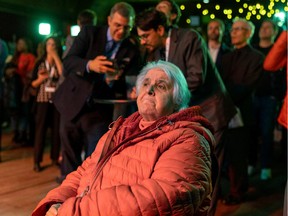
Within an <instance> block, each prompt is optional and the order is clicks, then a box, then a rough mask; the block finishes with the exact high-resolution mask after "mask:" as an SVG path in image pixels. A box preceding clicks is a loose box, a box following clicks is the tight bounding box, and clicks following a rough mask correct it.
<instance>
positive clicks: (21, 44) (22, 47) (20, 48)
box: [16, 39, 27, 52]
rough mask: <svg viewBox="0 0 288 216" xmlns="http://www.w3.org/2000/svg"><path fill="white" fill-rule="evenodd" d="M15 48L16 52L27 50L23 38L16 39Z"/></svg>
mask: <svg viewBox="0 0 288 216" xmlns="http://www.w3.org/2000/svg"><path fill="white" fill-rule="evenodd" d="M16 49H17V51H18V52H26V51H27V44H26V42H25V40H23V39H19V40H18V41H17V45H16Z"/></svg>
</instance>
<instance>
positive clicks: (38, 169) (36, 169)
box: [33, 163, 42, 172]
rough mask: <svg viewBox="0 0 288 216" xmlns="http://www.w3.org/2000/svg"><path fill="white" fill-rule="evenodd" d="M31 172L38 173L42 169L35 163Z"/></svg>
mask: <svg viewBox="0 0 288 216" xmlns="http://www.w3.org/2000/svg"><path fill="white" fill-rule="evenodd" d="M33 170H34V171H35V172H40V171H41V170H42V168H41V166H40V164H39V163H35V164H34V168H33Z"/></svg>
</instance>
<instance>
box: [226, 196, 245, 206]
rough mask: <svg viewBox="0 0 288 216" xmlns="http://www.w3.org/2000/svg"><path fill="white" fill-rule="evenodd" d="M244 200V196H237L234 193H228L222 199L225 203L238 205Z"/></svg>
mask: <svg viewBox="0 0 288 216" xmlns="http://www.w3.org/2000/svg"><path fill="white" fill-rule="evenodd" d="M242 202H243V198H241V197H235V196H232V195H228V196H227V197H226V198H224V199H223V200H222V203H223V204H224V205H238V204H240V203H242Z"/></svg>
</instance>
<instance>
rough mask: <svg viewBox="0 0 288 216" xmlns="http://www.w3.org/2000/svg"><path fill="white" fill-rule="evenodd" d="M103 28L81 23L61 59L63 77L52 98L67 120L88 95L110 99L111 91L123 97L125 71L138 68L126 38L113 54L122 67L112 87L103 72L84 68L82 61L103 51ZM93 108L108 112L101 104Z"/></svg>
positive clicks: (134, 51)
mask: <svg viewBox="0 0 288 216" xmlns="http://www.w3.org/2000/svg"><path fill="white" fill-rule="evenodd" d="M107 29H108V27H107V26H105V27H104V26H103V27H95V26H85V27H83V29H82V30H81V32H80V33H79V35H78V36H77V37H76V38H75V41H74V43H73V45H72V47H71V49H70V51H69V53H68V55H67V56H66V58H65V59H64V61H63V64H64V72H63V73H64V76H65V80H64V82H63V83H62V84H61V86H60V87H59V88H58V90H57V91H56V92H55V95H54V99H53V102H54V104H55V106H56V108H57V109H58V110H59V112H60V113H61V115H62V117H63V118H65V119H67V120H72V119H73V118H75V117H76V116H77V115H78V114H79V113H80V111H81V110H82V109H83V107H84V106H85V104H86V103H87V100H88V99H89V98H90V99H91V98H100V99H113V98H115V95H118V96H119V95H120V96H119V97H122V98H123V97H125V96H126V85H125V75H137V74H138V72H139V69H140V57H139V51H138V49H137V47H136V46H135V45H134V44H132V43H131V42H130V40H129V39H125V40H123V41H122V43H121V46H120V48H119V50H118V52H117V54H116V57H115V59H117V61H118V64H121V66H122V67H123V68H124V73H123V74H122V76H121V77H120V79H119V80H117V81H115V83H114V85H113V87H112V88H111V87H109V86H108V85H107V84H106V82H105V79H104V75H103V74H99V73H95V72H93V71H91V72H87V70H86V65H87V63H88V61H89V60H91V59H94V58H95V57H96V56H99V55H105V45H106V42H107V36H106V35H107ZM93 110H95V111H97V112H99V113H102V114H103V115H107V116H112V114H111V113H108V112H107V111H108V110H107V106H104V105H100V104H97V105H95V106H94V105H93ZM110 111H111V110H110ZM111 112H112V111H111Z"/></svg>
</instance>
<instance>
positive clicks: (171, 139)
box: [33, 61, 214, 216]
mask: <svg viewBox="0 0 288 216" xmlns="http://www.w3.org/2000/svg"><path fill="white" fill-rule="evenodd" d="M136 89H137V95H138V97H137V106H138V109H139V111H137V112H135V113H134V114H132V115H131V116H130V117H128V118H127V119H123V118H122V117H119V118H118V119H117V120H116V121H115V122H114V124H113V126H112V128H111V129H110V130H109V131H108V132H107V133H106V134H105V135H104V136H103V137H102V138H101V139H100V141H99V143H98V145H97V147H96V149H95V151H94V153H93V154H92V155H91V157H89V158H87V159H86V160H85V161H84V162H83V164H82V165H81V166H79V167H78V169H77V170H76V171H74V172H73V173H71V174H69V175H68V176H67V178H66V180H64V182H63V183H62V185H61V186H59V187H58V188H56V189H54V190H52V191H50V192H49V193H48V194H47V196H46V197H45V198H44V199H43V200H42V201H41V202H40V203H39V204H38V206H37V208H36V209H35V210H34V212H33V216H35V215H45V214H46V212H47V214H46V215H69V216H70V215H93V216H95V215H107V216H113V215H115V216H118V215H125V216H127V215H131V216H134V215H149V216H151V215H206V213H207V209H208V207H209V203H210V194H211V159H210V151H211V150H210V146H211V145H213V144H214V138H213V136H212V135H211V126H210V124H209V122H208V121H207V120H206V119H205V118H204V117H202V116H201V115H200V110H199V107H191V108H187V109H185V108H186V107H187V106H188V102H189V99H190V93H189V90H188V87H187V83H186V80H185V78H184V76H183V74H182V72H181V71H180V69H179V68H177V67H176V66H175V65H173V64H171V63H168V62H164V61H159V62H156V63H155V62H153V63H149V64H148V65H146V66H145V67H144V68H143V69H142V71H141V72H140V74H139V76H138V78H137V82H136Z"/></svg>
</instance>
